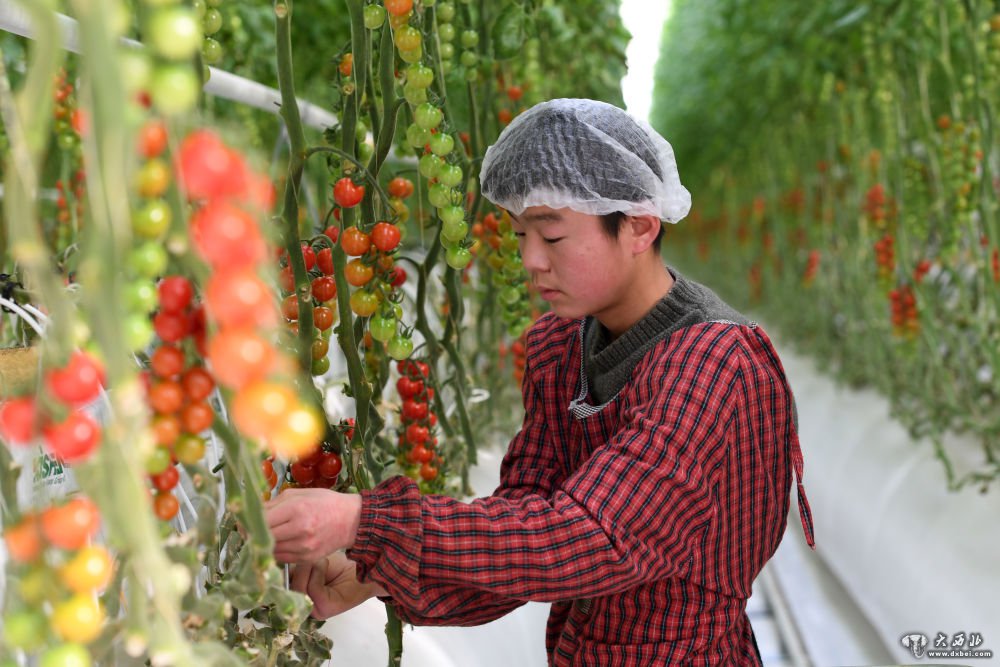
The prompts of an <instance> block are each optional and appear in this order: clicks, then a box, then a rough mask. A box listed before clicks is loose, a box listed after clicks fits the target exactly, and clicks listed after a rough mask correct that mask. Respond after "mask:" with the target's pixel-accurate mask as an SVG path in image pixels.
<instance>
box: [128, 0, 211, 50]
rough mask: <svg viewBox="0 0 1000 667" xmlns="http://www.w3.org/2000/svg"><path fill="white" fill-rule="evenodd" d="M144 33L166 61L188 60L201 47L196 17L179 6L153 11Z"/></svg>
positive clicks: (192, 12) (190, 10)
mask: <svg viewBox="0 0 1000 667" xmlns="http://www.w3.org/2000/svg"><path fill="white" fill-rule="evenodd" d="M220 18H221V17H220ZM146 33H147V35H148V39H149V44H150V45H151V46H152V47H153V49H154V50H155V51H156V52H157V53H158V54H159V55H161V56H163V57H164V58H166V59H168V60H185V59H187V58H190V57H191V56H193V55H194V54H195V53H196V52H197V51H198V47H199V46H201V40H202V33H201V25H200V24H199V21H198V16H197V15H196V14H195V12H194V10H192V9H190V8H188V7H184V6H181V5H176V6H173V7H163V8H161V9H157V10H156V11H154V12H153V16H152V17H151V18H150V20H149V26H148V28H147V30H146Z"/></svg>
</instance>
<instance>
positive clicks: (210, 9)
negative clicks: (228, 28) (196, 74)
mask: <svg viewBox="0 0 1000 667" xmlns="http://www.w3.org/2000/svg"><path fill="white" fill-rule="evenodd" d="M220 5H222V0H194V2H193V3H191V7H192V9H194V13H195V16H196V17H198V18H199V19H201V32H202V35H203V36H204V39H203V40H202V43H201V60H202V62H204V63H205V65H206V66H207V65H215V64H216V63H218V62H219V61H220V60H222V44H220V43H219V41H218V40H216V39H214V38H212V35H214V34H216V33H218V32H219V30H221V29H222V12H220V11H219V6H220ZM205 79H206V80H207V79H208V77H207V76H206V77H205Z"/></svg>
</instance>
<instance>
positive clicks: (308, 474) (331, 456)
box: [264, 443, 344, 489]
mask: <svg viewBox="0 0 1000 667" xmlns="http://www.w3.org/2000/svg"><path fill="white" fill-rule="evenodd" d="M343 467H344V462H343V460H342V459H341V458H340V454H338V453H337V452H336V451H334V450H333V448H332V446H331V445H329V444H327V443H324V444H323V446H322V447H320V448H319V449H317V450H316V451H315V452H313V453H312V454H310V455H309V456H304V457H302V458H301V459H299V460H298V461H296V462H295V463H293V464H292V465H290V466H289V467H288V474H289V476H291V478H292V482H293V483H294V485H295V486H297V487H299V488H314V489H331V488H333V487H335V486H336V485H337V480H338V479H339V478H340V471H341V470H342V469H343ZM264 472H265V474H266V473H267V471H266V470H265V471H264Z"/></svg>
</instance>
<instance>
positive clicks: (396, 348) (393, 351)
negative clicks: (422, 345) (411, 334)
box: [386, 336, 413, 361]
mask: <svg viewBox="0 0 1000 667" xmlns="http://www.w3.org/2000/svg"><path fill="white" fill-rule="evenodd" d="M386 351H387V352H388V353H389V356H390V357H392V358H393V359H395V360H396V361H402V360H403V359H407V358H409V356H410V355H411V354H413V341H412V340H410V339H409V338H404V337H403V336H393V337H392V340H390V341H389V344H388V345H386Z"/></svg>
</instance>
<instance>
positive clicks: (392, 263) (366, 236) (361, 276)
mask: <svg viewBox="0 0 1000 667" xmlns="http://www.w3.org/2000/svg"><path fill="white" fill-rule="evenodd" d="M390 190H392V191H393V192H394V193H395V194H397V195H400V196H401V197H407V196H409V195H410V194H412V191H413V186H412V183H409V181H407V180H406V179H401V178H400V179H398V181H397V180H395V179H394V181H393V183H391V184H390ZM364 194H365V190H364V186H360V185H355V184H354V183H353V181H352V180H351V179H350V177H348V176H344V177H342V178H340V179H339V180H338V181H337V182H336V183H335V184H334V187H333V197H334V201H335V202H336V204H337V206H339V207H340V208H341V209H347V208H353V207H355V206H357V205H358V204H360V203H361V200H362V199H363V198H364ZM331 236H333V235H331ZM401 239H402V231H401V230H400V228H399V226H398V225H396V224H393V223H392V222H386V221H381V222H377V223H375V224H374V225H372V227H371V229H369V230H367V231H366V230H364V229H362V228H361V227H358V226H355V225H351V226H349V227H346V228H344V230H343V231H342V232H341V233H340V234H339V243H340V247H341V249H343V251H344V253H345V254H346V255H347V256H348V257H350V258H351V259H350V260H349V261H348V262H347V266H346V267H345V269H344V278H345V279H346V280H347V283H348V284H349V285H351V286H352V287H355V288H357V289H355V290H354V292H352V293H351V297H350V305H351V311H352V312H353V313H354V314H355V315H357V316H358V317H367V318H370V319H369V320H368V332H369V333H370V334H371V337H372V338H373V339H374V340H377V341H379V342H380V343H383V344H384V345H385V346H386V350H387V352H388V353H389V356H390V357H392V358H393V359H406V358H407V357H409V356H410V353H411V352H413V341H412V340H411V338H410V336H409V332H408V331H407V330H405V329H401V328H400V321H399V320H400V317H401V316H402V308H401V307H400V306H399V305H398V303H397V302H398V300H399V298H398V293H397V292H396V290H397V288H399V287H400V286H402V284H403V283H404V282H405V281H406V272H405V271H404V270H403V269H401V268H400V267H398V266H396V258H395V253H396V250H397V249H398V248H399V244H400V241H401ZM334 240H337V237H336V236H334Z"/></svg>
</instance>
